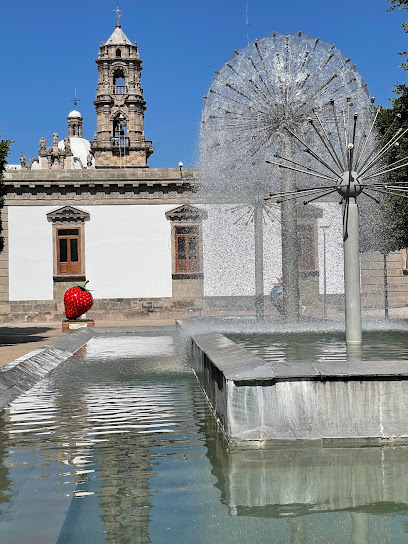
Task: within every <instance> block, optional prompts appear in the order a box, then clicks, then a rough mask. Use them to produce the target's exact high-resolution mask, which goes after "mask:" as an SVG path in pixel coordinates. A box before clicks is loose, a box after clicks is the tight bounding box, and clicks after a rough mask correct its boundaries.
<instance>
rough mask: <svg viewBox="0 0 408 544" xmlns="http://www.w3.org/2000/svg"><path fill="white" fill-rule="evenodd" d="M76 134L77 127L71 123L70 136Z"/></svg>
mask: <svg viewBox="0 0 408 544" xmlns="http://www.w3.org/2000/svg"><path fill="white" fill-rule="evenodd" d="M77 135H78V129H77V126H76V125H72V136H77Z"/></svg>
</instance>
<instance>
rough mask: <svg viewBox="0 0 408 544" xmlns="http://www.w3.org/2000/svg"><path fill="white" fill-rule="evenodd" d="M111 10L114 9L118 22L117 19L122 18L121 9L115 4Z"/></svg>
mask: <svg viewBox="0 0 408 544" xmlns="http://www.w3.org/2000/svg"><path fill="white" fill-rule="evenodd" d="M112 11H114V12H115V13H116V17H117V19H118V22H119V19H121V18H122V15H121V14H120V12H121V11H122V10H121V9H119V6H116V9H113V10H112Z"/></svg>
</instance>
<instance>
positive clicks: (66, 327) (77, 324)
mask: <svg viewBox="0 0 408 544" xmlns="http://www.w3.org/2000/svg"><path fill="white" fill-rule="evenodd" d="M86 327H95V321H94V320H93V319H84V320H82V321H81V320H80V319H76V320H73V321H70V320H68V319H66V320H65V321H63V322H62V332H70V331H76V330H78V329H82V328H86Z"/></svg>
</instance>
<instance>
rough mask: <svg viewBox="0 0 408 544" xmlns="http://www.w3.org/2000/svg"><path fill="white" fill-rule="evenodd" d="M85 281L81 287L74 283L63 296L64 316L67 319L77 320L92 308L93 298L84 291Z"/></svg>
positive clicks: (86, 290)
mask: <svg viewBox="0 0 408 544" xmlns="http://www.w3.org/2000/svg"><path fill="white" fill-rule="evenodd" d="M87 283H89V281H88V280H87V281H86V282H85V283H84V285H83V286H81V285H77V284H75V283H74V286H73V287H70V288H69V289H67V290H66V291H65V294H64V306H65V316H66V318H67V319H70V320H72V319H78V317H80V316H81V315H82V314H84V313H85V312H87V311H88V310H90V309H91V308H92V305H93V298H92V295H91V293H90V292H89V291H88V289H86V284H87Z"/></svg>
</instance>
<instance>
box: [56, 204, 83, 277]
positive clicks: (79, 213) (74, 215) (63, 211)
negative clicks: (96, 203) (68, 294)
mask: <svg viewBox="0 0 408 544" xmlns="http://www.w3.org/2000/svg"><path fill="white" fill-rule="evenodd" d="M89 219H90V214H89V213H88V212H85V211H84V210H80V209H78V208H74V207H73V206H63V207H62V208H58V209H56V210H53V211H51V212H49V213H47V220H48V221H49V222H50V223H52V246H53V279H54V281H55V282H58V281H60V282H62V281H76V282H78V281H85V280H86V276H85V221H89ZM61 228H65V229H67V228H78V229H79V240H80V245H79V248H78V249H79V256H80V273H79V274H61V273H58V245H57V244H58V239H59V238H58V229H61Z"/></svg>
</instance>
